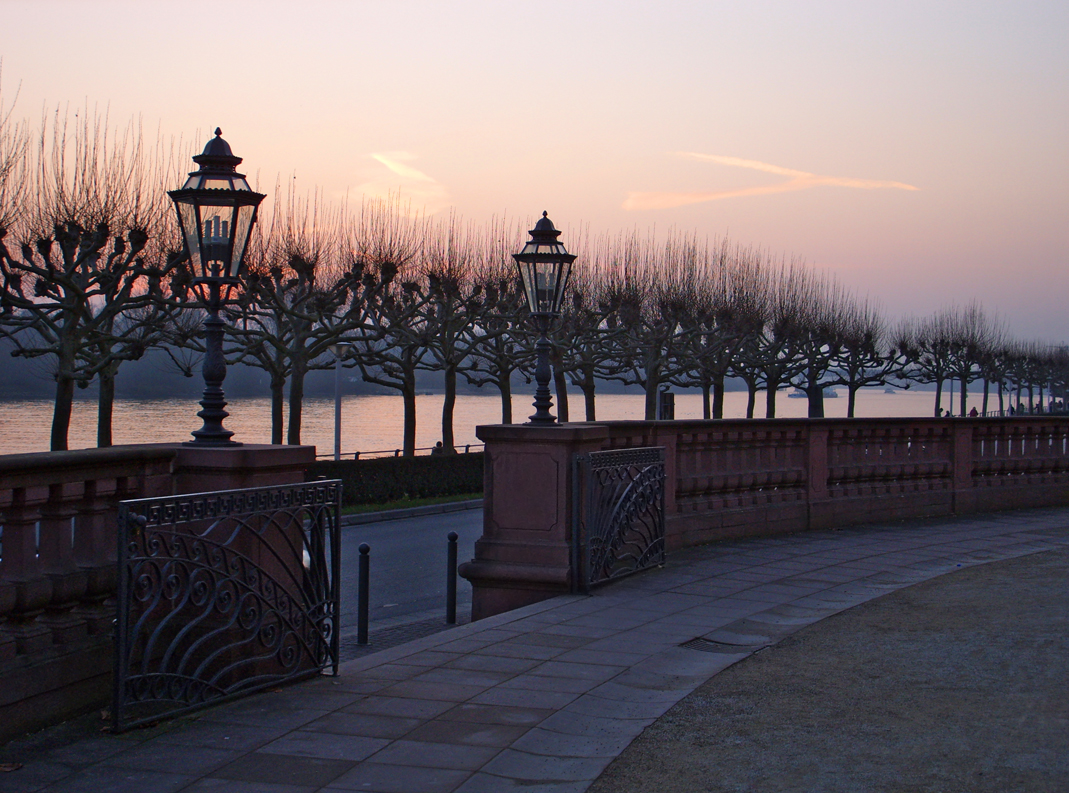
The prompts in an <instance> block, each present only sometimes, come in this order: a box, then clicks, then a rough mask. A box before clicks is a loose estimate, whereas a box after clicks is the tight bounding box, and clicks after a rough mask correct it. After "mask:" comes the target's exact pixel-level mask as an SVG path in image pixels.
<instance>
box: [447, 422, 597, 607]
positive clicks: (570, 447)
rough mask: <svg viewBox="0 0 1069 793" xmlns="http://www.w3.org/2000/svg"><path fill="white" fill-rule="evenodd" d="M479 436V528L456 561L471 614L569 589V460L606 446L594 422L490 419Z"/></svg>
mask: <svg viewBox="0 0 1069 793" xmlns="http://www.w3.org/2000/svg"><path fill="white" fill-rule="evenodd" d="M475 432H476V435H478V437H479V438H480V439H481V440H482V441H484V442H485V443H486V456H485V458H484V459H485V462H484V466H485V467H484V473H483V481H484V501H483V535H482V537H481V538H480V539H479V540H478V541H477V542H476V543H475V558H474V559H472V560H471V561H470V562H466V563H464V564H462V565H460V575H462V576H463V577H464V578H466V579H468V580H469V581H470V582H471V585H472V590H473V591H472V606H471V616H472V619H473V620H477V619H482V618H483V617H490V616H493V615H494V614H500V613H501V612H503V611H509V610H510V609H514V608H519V607H521V606H526V605H528V604H530V603H537V602H538V601H540V600H545V599H547V598H551V597H554V596H556V595H560V594H564V593H567V592H570V591H571V589H572V582H573V574H572V553H571V548H572V501H573V494H572V460H573V459H574V457H575V455H576V454H583V453H586V452H591V451H597V450H599V449H601V448H603V447H604V446H605V443H606V441H607V439H608V435H609V433H608V429H607V428H606V427H604V426H601V425H597V424H560V425H556V426H549V427H533V426H530V425H523V424H521V425H515V424H509V425H503V424H498V425H490V426H482V427H477V428H476V431H475Z"/></svg>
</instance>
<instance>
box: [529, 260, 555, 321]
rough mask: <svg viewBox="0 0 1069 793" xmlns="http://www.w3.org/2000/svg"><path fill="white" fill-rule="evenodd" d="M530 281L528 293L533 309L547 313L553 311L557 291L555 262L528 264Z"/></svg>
mask: <svg viewBox="0 0 1069 793" xmlns="http://www.w3.org/2000/svg"><path fill="white" fill-rule="evenodd" d="M527 272H528V274H529V282H528V284H526V285H525V286H526V287H527V294H528V296H529V302H530V308H531V311H534V312H537V313H541V314H544V313H547V312H552V311H553V302H554V295H555V294H556V291H557V275H558V273H557V267H556V264H555V263H554V262H532V263H530V264H529V265H528V266H527Z"/></svg>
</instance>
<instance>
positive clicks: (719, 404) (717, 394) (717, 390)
mask: <svg viewBox="0 0 1069 793" xmlns="http://www.w3.org/2000/svg"><path fill="white" fill-rule="evenodd" d="M713 418H714V419H722V418H724V375H722V374H718V375H716V376H715V377H714V378H713Z"/></svg>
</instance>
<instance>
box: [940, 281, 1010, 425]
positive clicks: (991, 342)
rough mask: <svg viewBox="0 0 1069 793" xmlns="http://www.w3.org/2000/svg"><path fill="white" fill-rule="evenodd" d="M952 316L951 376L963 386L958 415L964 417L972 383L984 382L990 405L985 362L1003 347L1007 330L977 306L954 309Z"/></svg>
mask: <svg viewBox="0 0 1069 793" xmlns="http://www.w3.org/2000/svg"><path fill="white" fill-rule="evenodd" d="M951 316H952V323H951V332H950V339H951V356H950V360H951V365H950V374H951V376H952V377H954V378H957V380H958V381H959V382H960V383H961V391H960V410H959V415H962V416H964V415H965V412H966V410H967V407H966V399H967V398H968V389H969V383H972V382H975V381H976V380H984V394H985V399H984V401H985V403H986V401H987V399H986V395H987V391H988V384H987V380H986V378H985V377H984V360H985V357H986V356H987V355H988V354H989V353H990V352H991V351H992V350H994V349H996V348H997V347H998V346H999V345H1000V344H1001V342H1002V339H1003V337H1004V334H1005V330H1004V328H1003V326H1002V323H1000V322H999V320H998V318H997V317H989V316H988V315H987V313H986V312H985V311H984V308H983V306H981V305H980V304H979V303H976V302H973V303H970V304H968V305H967V306H965V307H964V308H962V309H958V308H957V307H954V308H953V309H952V314H951ZM985 407H986V406H985Z"/></svg>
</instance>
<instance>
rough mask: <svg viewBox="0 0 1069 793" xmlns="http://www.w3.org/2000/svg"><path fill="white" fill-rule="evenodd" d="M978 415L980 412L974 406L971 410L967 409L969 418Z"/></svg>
mask: <svg viewBox="0 0 1069 793" xmlns="http://www.w3.org/2000/svg"><path fill="white" fill-rule="evenodd" d="M979 415H980V412H979V411H978V410H977V409H976V407H975V406H974V407H973V409H972V410H970V411H969V418H971V419H974V418H976V417H977V416H979Z"/></svg>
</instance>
